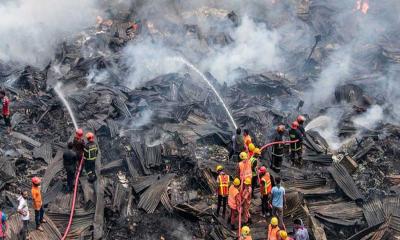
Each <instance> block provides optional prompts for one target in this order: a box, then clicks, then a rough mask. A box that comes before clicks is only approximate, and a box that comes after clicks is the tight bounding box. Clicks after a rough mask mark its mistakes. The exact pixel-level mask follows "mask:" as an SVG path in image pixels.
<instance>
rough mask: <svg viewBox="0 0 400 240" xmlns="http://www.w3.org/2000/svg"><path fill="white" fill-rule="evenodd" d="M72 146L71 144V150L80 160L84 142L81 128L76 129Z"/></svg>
mask: <svg viewBox="0 0 400 240" xmlns="http://www.w3.org/2000/svg"><path fill="white" fill-rule="evenodd" d="M72 144H73V149H74V151H75V152H76V155H77V157H78V159H79V160H81V158H82V156H83V149H84V148H85V141H84V140H83V130H82V128H78V129H76V131H75V136H74V140H73V142H72Z"/></svg>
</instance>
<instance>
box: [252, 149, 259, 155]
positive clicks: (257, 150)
mask: <svg viewBox="0 0 400 240" xmlns="http://www.w3.org/2000/svg"><path fill="white" fill-rule="evenodd" d="M253 152H254V154H258V155H260V154H261V149H259V148H255V149H254V151H253Z"/></svg>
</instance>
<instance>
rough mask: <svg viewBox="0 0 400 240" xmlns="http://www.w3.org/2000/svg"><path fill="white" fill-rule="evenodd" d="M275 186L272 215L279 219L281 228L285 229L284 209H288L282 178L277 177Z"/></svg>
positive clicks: (272, 194) (272, 192)
mask: <svg viewBox="0 0 400 240" xmlns="http://www.w3.org/2000/svg"><path fill="white" fill-rule="evenodd" d="M275 184H276V185H275V186H274V187H273V188H272V190H271V197H272V215H273V216H275V217H277V218H278V219H279V226H280V227H281V228H284V224H283V209H284V208H285V207H286V193H285V188H283V187H282V186H281V178H280V177H276V179H275Z"/></svg>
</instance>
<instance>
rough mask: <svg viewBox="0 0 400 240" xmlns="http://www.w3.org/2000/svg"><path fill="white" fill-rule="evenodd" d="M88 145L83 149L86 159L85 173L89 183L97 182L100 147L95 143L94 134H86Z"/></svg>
mask: <svg viewBox="0 0 400 240" xmlns="http://www.w3.org/2000/svg"><path fill="white" fill-rule="evenodd" d="M86 139H87V143H86V144H85V148H84V149H83V156H84V159H85V171H86V174H87V175H88V180H89V182H94V181H96V178H97V177H96V159H97V154H98V147H97V144H96V142H95V141H94V134H93V133H91V132H88V133H87V134H86Z"/></svg>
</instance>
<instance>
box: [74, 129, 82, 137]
mask: <svg viewBox="0 0 400 240" xmlns="http://www.w3.org/2000/svg"><path fill="white" fill-rule="evenodd" d="M75 136H76V137H77V138H82V136H83V130H82V128H78V129H76V131H75Z"/></svg>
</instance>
